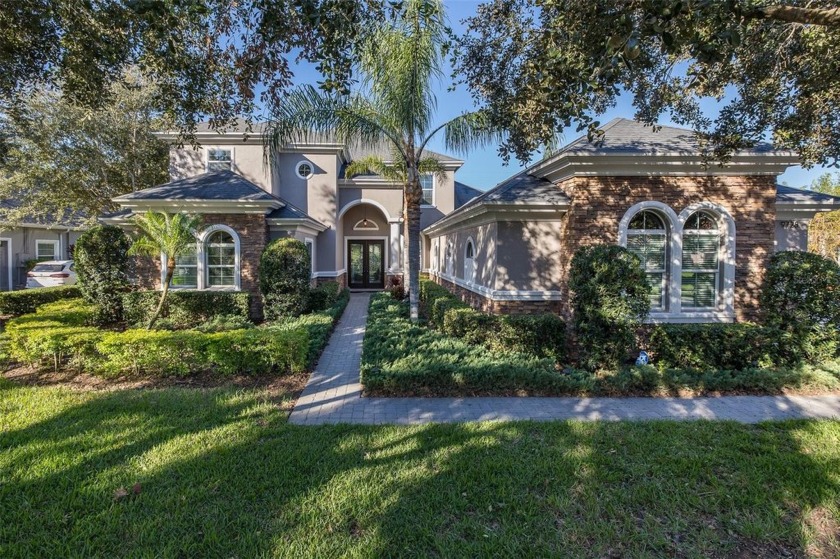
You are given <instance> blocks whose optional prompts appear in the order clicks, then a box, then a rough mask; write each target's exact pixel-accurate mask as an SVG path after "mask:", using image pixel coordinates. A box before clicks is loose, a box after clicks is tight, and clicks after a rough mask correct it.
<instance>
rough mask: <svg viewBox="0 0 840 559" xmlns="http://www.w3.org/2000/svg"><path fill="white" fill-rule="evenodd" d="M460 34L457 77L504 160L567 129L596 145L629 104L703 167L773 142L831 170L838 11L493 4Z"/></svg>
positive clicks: (526, 153)
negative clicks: (701, 143) (690, 144)
mask: <svg viewBox="0 0 840 559" xmlns="http://www.w3.org/2000/svg"><path fill="white" fill-rule="evenodd" d="M466 28H467V31H466V33H465V36H464V37H463V38H461V39H460V41H459V44H458V49H457V54H456V56H455V68H456V72H458V73H460V74H461V75H462V79H463V80H464V81H465V82H466V84H467V85H468V87H469V88H470V90H471V91H472V93H473V95H474V97H475V99H476V100H477V101H478V102H479V103H480V104H483V105H486V107H487V109H488V112H489V114H490V115H491V119H492V122H493V123H494V124H497V125H502V126H505V127H506V128H508V129H509V131H510V136H509V138H508V139H507V140H506V141H505V142H504V143H503V145H502V148H501V153H502V155H503V156H504V157H506V158H507V157H510V156H512V155H513V156H516V157H517V158H519V159H520V160H523V161H524V160H527V159H528V158H529V157H530V155H531V153H533V152H534V150H535V149H537V148H539V147H540V146H541V145H544V144H546V143H550V142H551V141H552V140H553V139H554V135H555V134H556V133H557V131H558V130H560V129H562V128H564V127H568V126H573V125H574V126H576V127H577V129H578V130H579V131H580V130H587V131H588V133H589V134H590V137H592V138H593V139H596V138H597V135H598V128H599V126H600V124H601V123H600V122H599V121H598V120H597V118H598V115H599V114H602V113H603V112H605V111H606V110H607V109H608V108H610V107H611V106H613V105H614V104H615V103H616V100H617V98H618V97H619V95H622V94H629V95H630V96H631V97H632V99H633V105H634V107H635V109H636V118H637V119H639V120H641V121H643V122H646V123H651V124H653V123H656V122H657V120H658V119H659V118H660V117H661V116H662V115H663V114H668V115H669V116H670V117H671V118H672V119H673V120H674V121H675V122H677V123H679V124H683V125H689V126H691V127H692V128H694V129H695V130H696V131H697V132H698V133H699V134H700V136H701V138H703V139H704V140H706V145H707V151H708V154H709V155H710V156H713V157H717V158H722V159H725V158H726V156H727V155H728V154H729V153H731V151H732V150H734V149H738V148H743V147H748V146H750V145H753V144H754V143H756V142H758V141H760V140H763V139H765V138H766V137H767V134H768V132H771V133H772V139H773V142H774V143H775V145H776V146H778V147H780V148H788V149H792V150H795V151H796V152H798V153H799V154H800V156H801V159H802V162H803V163H804V164H805V165H810V164H815V163H820V164H836V163H838V160H840V57H838V56H837V49H838V45H840V7H838V2H837V1H836V0H807V1H805V0H793V1H790V2H784V3H775V4H774V3H772V2H770V3H768V2H765V1H761V0H758V1H756V0H727V1H721V2H715V1H710V0H490V1H489V2H487V3H485V4H483V5H481V6H480V7H479V8H478V11H477V13H476V15H475V16H473V17H471V18H468V19H467V20H466ZM724 97H725V98H726V101H725V103H723V104H722V105H721V106H720V111H719V112H718V113H717V114H709V113H707V112H704V111H703V110H702V108H701V101H702V100H704V99H709V98H711V99H717V100H718V101H721V100H723V99H724Z"/></svg>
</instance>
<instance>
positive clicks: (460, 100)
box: [295, 0, 826, 190]
mask: <svg viewBox="0 0 840 559" xmlns="http://www.w3.org/2000/svg"><path fill="white" fill-rule="evenodd" d="M479 3H480V2H478V1H473V0H445V4H446V7H447V10H448V14H449V19H450V23H451V24H452V28H453V30H454V31H455V32H456V33H459V32H461V31H462V30H463V26H462V25H461V20H463V19H464V18H466V17H469V16H471V15H473V14H474V13H475V10H476V7H477V6H478V5H479ZM449 74H450V71H449V68H448V67H447V69H446V75H447V79H445V80H444V81H442V82H441V83H439V84H437V98H438V120H439V121H440V122H445V121H446V120H449V119H451V118H453V117H455V116H457V115H459V114H461V113H463V112H465V111H470V110H473V109H474V108H475V106H474V104H473V100H472V98H471V96H470V94H469V93H468V92H467V91H466V89H465V88H464V87H458V88H457V89H456V90H455V91H448V89H449V87H450V86H451V85H452V83H451V80H450V79H449V78H448V76H449ZM318 79H319V75H318V73H317V72H316V71H315V69H314V67H313V66H310V65H303V64H301V65H298V66H297V67H296V69H295V81H296V82H297V83H312V84H314V83H315V82H316V81H317V80H318ZM706 108H707V109H708V110H709V111H710V113H713V112H714V111H715V104H714V103H713V102H711V103H709V104H707V107H706ZM633 113H634V110H633V107H632V99H631V98H630V97H629V96H624V97H622V98H619V100H618V103H617V104H616V106H615V107H613V108H612V109H610V110H609V111H607V112H606V113H605V114H604V115H602V116H601V117H599V120H600V121H601V122H603V123H606V122H608V121H610V120H611V119H613V118H616V117H624V118H633ZM660 124H666V125H667V124H673V123H672V122H670V121H669V120H668V119H667V118H663V119H662V120H660ZM577 136H578V134H577V133H575V130H574V129H573V128H572V129H570V130H567V131H564V133H563V143H566V142H570V141H572V140H574V139H575V138H576V137H577ZM429 147H430V149H432V150H434V151H439V152H444V153H445V151H446V150H445V148H444V146H443V136H442V134H441V135H440V137H439V138H436V139H435V140H433V141H432V142H431V144H430V146H429ZM464 159H465V160H466V163H465V164H464V166H463V167H462V168H461V170H460V171H458V173H457V175H456V179H457V180H459V181H460V182H463V183H466V184H468V185H470V186H474V187H476V188H478V189H480V190H487V189H489V188H492V187H493V186H494V185H496V184H498V183H499V182H501V181H502V180H504V179H506V178H507V177H509V176H511V175H513V174H514V173H516V172H517V171H518V170H519V169H521V168H522V167H521V166H520V165H519V163H518V162H517V161H516V160H511V162H510V163H509V164H508V165H507V166H505V165H504V164H503V163H502V160H501V158H500V157H499V156H498V154H497V152H496V149H495V148H494V147H488V148H485V149H483V150H476V151H474V152H472V153H470V155H469V156H467V157H464ZM825 171H826V169H823V168H819V167H815V168H811V169H803V168H802V167H798V166H797V167H792V168H790V169H788V171H787V172H786V173H785V174H783V175H781V176H780V177H779V181H780V182H786V183H787V184H788V185H790V186H793V187H800V188H801V187H804V186H807V185H808V184H810V183H811V181H812V180H813V179H814V178H816V177H817V176H819V175H820V174H822V173H824V172H825Z"/></svg>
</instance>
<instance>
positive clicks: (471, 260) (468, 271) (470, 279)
mask: <svg viewBox="0 0 840 559" xmlns="http://www.w3.org/2000/svg"><path fill="white" fill-rule="evenodd" d="M464 281H466V282H467V283H474V282H475V246H474V243H473V240H472V239H468V240H467V246H466V248H465V249H464Z"/></svg>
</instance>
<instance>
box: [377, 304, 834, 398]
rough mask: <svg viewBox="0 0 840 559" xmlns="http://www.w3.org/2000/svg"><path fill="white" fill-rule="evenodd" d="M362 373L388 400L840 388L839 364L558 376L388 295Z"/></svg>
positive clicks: (550, 366) (545, 363)
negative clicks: (455, 332)
mask: <svg viewBox="0 0 840 559" xmlns="http://www.w3.org/2000/svg"><path fill="white" fill-rule="evenodd" d="M361 369H362V384H363V385H364V388H365V392H366V393H368V394H374V395H391V396H411V395H448V396H469V395H475V394H492V395H513V394H530V395H543V396H550V395H551V396H562V395H573V396H627V395H651V394H654V395H680V394H709V393H721V392H723V393H752V394H777V393H781V392H783V391H789V390H803V391H809V392H810V391H821V390H838V389H840V361H832V362H828V363H824V364H823V365H821V366H818V367H816V366H800V367H790V368H780V369H762V368H749V369H744V370H741V371H729V370H710V371H697V370H693V369H661V370H660V369H657V368H656V367H653V366H645V367H628V368H624V369H621V370H619V371H617V372H615V373H611V374H594V373H591V372H588V371H584V370H578V369H566V370H564V371H558V370H556V369H555V367H554V362H553V361H552V360H550V359H537V358H535V357H531V356H527V355H523V354H521V353H505V354H500V353H498V352H496V351H492V350H487V349H486V348H484V347H482V346H479V345H471V344H469V343H468V342H466V341H464V340H462V339H458V338H455V337H453V336H448V335H446V334H444V333H443V332H441V331H439V330H433V329H430V328H428V327H427V326H425V325H423V324H414V323H412V322H411V321H410V320H409V319H408V306H407V304H405V303H401V302H398V301H395V300H393V299H392V298H391V297H390V295H388V294H381V295H376V296H374V297H373V298H372V299H371V305H370V314H369V316H368V325H367V332H366V334H365V341H364V349H363V351H362V367H361Z"/></svg>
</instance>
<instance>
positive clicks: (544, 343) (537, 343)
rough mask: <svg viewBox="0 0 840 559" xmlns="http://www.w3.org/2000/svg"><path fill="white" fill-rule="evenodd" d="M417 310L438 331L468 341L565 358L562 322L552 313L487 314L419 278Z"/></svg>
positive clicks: (563, 325) (563, 326) (536, 354)
mask: <svg viewBox="0 0 840 559" xmlns="http://www.w3.org/2000/svg"><path fill="white" fill-rule="evenodd" d="M420 306H421V311H422V312H423V314H424V315H425V316H427V317H428V319H429V322H430V323H432V324H433V325H434V326H435V327H436V328H437V329H439V330H440V331H441V332H443V333H445V334H448V335H450V336H454V337H456V338H460V339H462V340H464V341H465V342H467V343H469V344H482V345H485V346H487V347H488V348H490V349H492V350H495V351H500V352H505V351H512V352H516V353H524V354H529V355H533V356H535V357H550V358H552V359H554V360H555V361H563V360H564V359H565V355H566V354H565V345H566V324H565V323H564V322H563V320H562V319H561V318H560V317H559V316H557V315H554V314H549V313H542V314H532V315H491V314H487V313H483V312H481V311H477V310H475V309H473V308H472V307H470V306H468V305H467V304H466V303H464V302H462V301H461V300H460V299H458V298H457V297H456V296H455V295H453V294H452V293H450V292H449V290H447V289H446V288H444V287H441V286H440V285H437V284H436V283H434V282H432V281H430V280H421V282H420Z"/></svg>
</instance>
